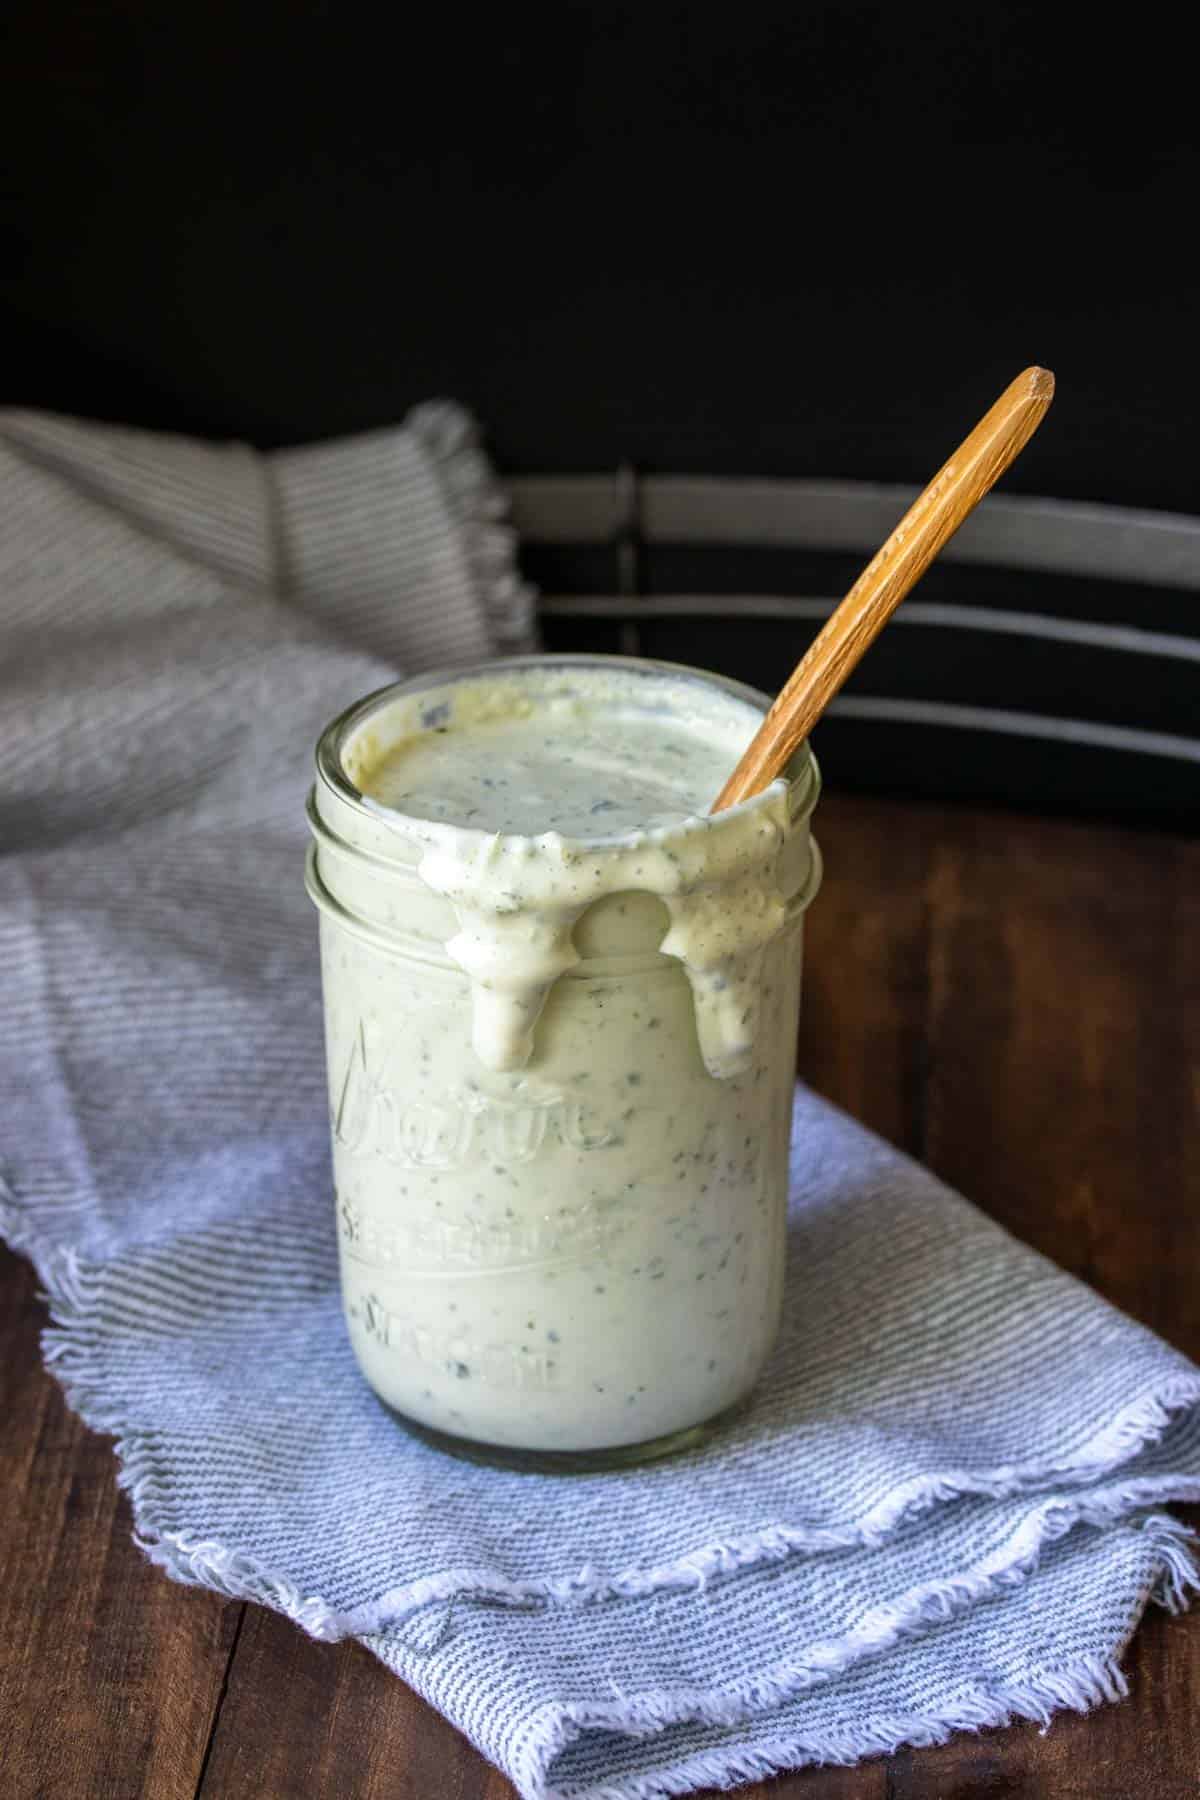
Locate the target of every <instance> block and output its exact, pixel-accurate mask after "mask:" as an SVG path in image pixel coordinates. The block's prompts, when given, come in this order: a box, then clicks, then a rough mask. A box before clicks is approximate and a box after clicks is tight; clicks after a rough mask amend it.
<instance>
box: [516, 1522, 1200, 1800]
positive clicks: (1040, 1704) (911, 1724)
mask: <svg viewBox="0 0 1200 1800" xmlns="http://www.w3.org/2000/svg"><path fill="white" fill-rule="evenodd" d="M1137 1528H1138V1529H1140V1530H1143V1531H1145V1533H1146V1534H1147V1537H1148V1538H1150V1539H1151V1540H1152V1543H1153V1548H1154V1551H1155V1553H1156V1555H1157V1558H1158V1569H1157V1572H1156V1575H1155V1577H1154V1578H1153V1580H1152V1581H1151V1583H1150V1584H1149V1585H1148V1587H1147V1588H1146V1590H1145V1591H1144V1592H1143V1594H1142V1595H1141V1597H1140V1601H1139V1604H1138V1607H1137V1614H1138V1617H1139V1618H1140V1616H1141V1614H1142V1612H1143V1611H1144V1610H1145V1608H1146V1606H1147V1605H1149V1604H1154V1605H1158V1606H1161V1607H1163V1608H1164V1609H1165V1610H1166V1611H1167V1612H1170V1613H1179V1612H1182V1611H1183V1610H1184V1609H1185V1608H1186V1607H1187V1606H1188V1604H1189V1601H1190V1599H1191V1596H1192V1594H1193V1593H1195V1592H1196V1591H1200V1575H1198V1574H1197V1570H1196V1566H1195V1562H1194V1560H1193V1556H1192V1552H1191V1549H1190V1543H1189V1540H1190V1539H1191V1538H1192V1536H1193V1534H1192V1533H1191V1532H1189V1531H1188V1529H1187V1527H1186V1526H1183V1525H1181V1524H1180V1523H1179V1521H1178V1520H1177V1519H1172V1518H1170V1517H1169V1516H1168V1515H1166V1514H1162V1513H1155V1514H1151V1515H1150V1516H1148V1517H1147V1518H1145V1519H1143V1520H1142V1521H1141V1522H1140V1524H1139V1525H1138V1527H1137ZM941 1622H942V1620H941V1617H938V1618H935V1619H931V1620H929V1621H928V1623H929V1624H930V1625H934V1624H938V1623H941ZM1124 1648H1125V1646H1124V1645H1122V1646H1121V1651H1118V1652H1117V1653H1116V1654H1114V1655H1112V1656H1107V1657H1101V1656H1079V1657H1077V1658H1075V1659H1073V1660H1072V1661H1070V1662H1068V1663H1064V1664H1063V1666H1062V1667H1061V1668H1059V1669H1048V1670H1044V1671H1042V1672H1041V1673H1040V1674H1038V1675H1037V1676H1036V1677H1030V1678H1028V1679H1026V1680H1025V1681H1021V1682H1013V1683H1009V1684H1004V1685H1000V1686H996V1687H988V1686H985V1685H983V1684H979V1685H977V1686H975V1687H968V1688H966V1689H965V1690H964V1691H963V1692H962V1693H960V1694H959V1696H958V1697H957V1698H956V1699H955V1701H954V1703H953V1705H951V1706H947V1707H945V1708H937V1707H934V1708H933V1709H932V1710H931V1711H929V1712H927V1713H886V1714H880V1715H878V1716H876V1717H874V1718H872V1719H870V1720H857V1719H856V1720H855V1721H854V1722H853V1723H852V1724H848V1725H846V1726H844V1727H841V1728H833V1729H829V1730H825V1731H822V1732H819V1733H815V1734H805V1733H803V1732H793V1733H786V1732H780V1733H779V1735H778V1736H777V1737H771V1738H768V1739H767V1740H766V1741H765V1742H764V1743H762V1744H760V1745H759V1746H757V1747H755V1748H754V1749H747V1748H742V1749H738V1748H736V1747H734V1746H723V1747H721V1748H719V1749H711V1750H701V1751H697V1752H696V1753H695V1754H693V1755H690V1756H686V1757H681V1758H680V1759H679V1760H678V1761H676V1762H673V1763H671V1764H669V1765H668V1766H666V1767H659V1768H657V1769H656V1770H655V1771H654V1773H653V1775H650V1776H645V1777H641V1776H636V1775H630V1776H626V1777H624V1778H623V1779H622V1780H621V1781H620V1782H618V1783H614V1784H607V1783H601V1784H599V1785H595V1784H591V1785H589V1786H587V1787H586V1788H579V1787H578V1786H576V1785H574V1784H572V1787H571V1789H570V1791H569V1792H568V1790H566V1789H562V1788H559V1787H556V1786H553V1785H551V1776H552V1772H553V1766H554V1763H555V1762H556V1761H557V1760H558V1758H559V1757H560V1756H562V1755H563V1754H564V1752H566V1751H567V1750H569V1749H570V1748H571V1746H572V1745H573V1744H574V1743H575V1742H577V1740H578V1739H579V1738H580V1737H581V1736H582V1735H583V1734H584V1733H585V1732H587V1731H609V1732H611V1731H623V1732H625V1733H627V1734H629V1735H637V1736H649V1735H651V1734H652V1733H654V1732H656V1731H660V1730H664V1729H667V1728H668V1727H670V1726H672V1725H676V1724H681V1723H684V1722H692V1721H694V1722H696V1723H699V1724H707V1725H717V1726H722V1725H723V1726H730V1727H732V1726H736V1725H737V1724H738V1723H740V1722H741V1721H742V1720H743V1719H745V1718H747V1717H750V1716H754V1715H755V1714H761V1713H762V1712H764V1711H770V1710H773V1709H774V1708H775V1707H777V1706H781V1705H785V1704H786V1703H787V1702H788V1701H789V1700H791V1699H794V1698H795V1697H796V1696H797V1695H798V1694H799V1693H800V1692H803V1691H804V1687H806V1686H808V1687H811V1686H813V1685H814V1684H815V1683H814V1681H813V1680H809V1681H807V1682H805V1683H802V1684H799V1685H797V1686H795V1687H792V1688H790V1689H788V1690H786V1691H785V1690H784V1689H782V1688H781V1689H779V1690H778V1691H777V1692H776V1693H775V1694H774V1695H773V1696H772V1697H771V1698H770V1700H769V1701H768V1702H767V1703H766V1704H765V1705H764V1704H762V1703H760V1704H758V1705H757V1706H755V1707H753V1708H744V1709H741V1710H738V1711H731V1710H728V1709H726V1708H725V1707H723V1706H720V1705H717V1706H710V1705H705V1704H704V1703H699V1704H696V1705H693V1706H689V1707H687V1709H686V1710H683V1711H681V1710H680V1709H679V1704H678V1700H677V1699H676V1700H675V1702H674V1710H673V1711H672V1712H671V1713H670V1714H668V1713H667V1712H666V1710H665V1709H664V1708H662V1707H651V1708H647V1706H646V1705H645V1701H646V1700H647V1698H648V1697H647V1696H638V1697H637V1698H636V1699H635V1700H624V1701H620V1702H616V1703H614V1704H613V1705H611V1706H605V1707H601V1708H597V1707H591V1706H563V1707H554V1708H547V1709H544V1715H543V1717H541V1718H539V1719H538V1720H537V1721H536V1722H535V1723H534V1726H533V1728H532V1730H531V1731H530V1733H529V1735H528V1738H527V1740H526V1745H525V1752H526V1768H525V1769H524V1770H523V1771H522V1772H521V1774H520V1775H519V1776H518V1781H519V1783H520V1785H521V1790H522V1792H523V1793H524V1794H526V1795H528V1796H529V1797H530V1800H663V1796H666V1795H671V1794H690V1793H694V1792H695V1791H696V1789H697V1788H705V1787H733V1786H735V1785H737V1784H740V1783H742V1782H751V1781H767V1780H770V1779H771V1778H772V1777H773V1776H776V1775H785V1774H791V1773H794V1772H795V1771H796V1770H797V1769H801V1768H808V1767H813V1766H817V1765H828V1764H840V1765H842V1766H849V1765H850V1764H853V1763H858V1762H862V1761H863V1760H864V1758H866V1757H870V1756H887V1755H891V1754H892V1753H894V1752H895V1751H897V1750H901V1749H924V1748H927V1747H930V1746H932V1745H936V1744H944V1743H946V1742H947V1741H948V1739H950V1738H951V1737H953V1736H954V1735H955V1734H956V1733H958V1732H960V1731H971V1732H979V1731H985V1730H989V1729H997V1728H1000V1727H1003V1726H1006V1725H1011V1724H1014V1723H1015V1722H1016V1721H1017V1720H1020V1719H1029V1720H1032V1721H1033V1722H1034V1723H1036V1724H1038V1725H1040V1726H1041V1728H1042V1730H1043V1732H1045V1731H1047V1730H1048V1729H1049V1727H1050V1724H1051V1720H1052V1719H1053V1716H1054V1714H1055V1713H1057V1712H1077V1713H1086V1712H1091V1711H1092V1709H1093V1708H1094V1707H1097V1706H1102V1705H1104V1704H1106V1703H1108V1702H1113V1701H1117V1700H1123V1699H1125V1698H1126V1697H1127V1695H1128V1693H1129V1681H1128V1678H1127V1677H1126V1675H1125V1673H1124V1671H1123V1670H1122V1668H1121V1665H1120V1655H1121V1653H1122V1652H1123V1650H1124ZM841 1672H842V1671H841V1669H840V1668H833V1669H830V1670H829V1671H828V1673H827V1674H824V1675H822V1676H820V1677H817V1678H816V1679H828V1676H829V1675H837V1674H840V1673H841ZM618 1721H620V1722H618Z"/></svg>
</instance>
